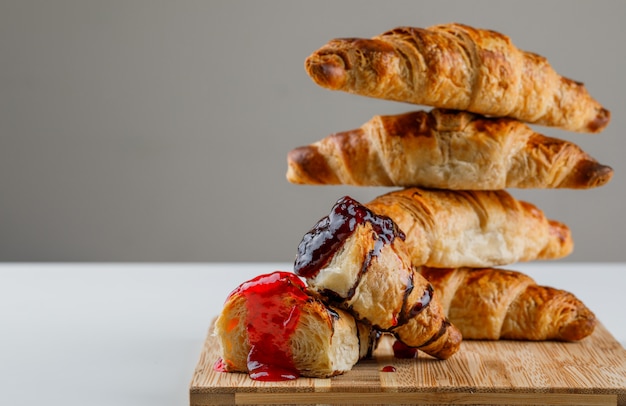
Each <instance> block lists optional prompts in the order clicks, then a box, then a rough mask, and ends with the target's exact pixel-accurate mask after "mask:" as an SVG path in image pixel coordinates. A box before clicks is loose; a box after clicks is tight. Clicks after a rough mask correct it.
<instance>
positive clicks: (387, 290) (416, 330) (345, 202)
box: [294, 196, 461, 359]
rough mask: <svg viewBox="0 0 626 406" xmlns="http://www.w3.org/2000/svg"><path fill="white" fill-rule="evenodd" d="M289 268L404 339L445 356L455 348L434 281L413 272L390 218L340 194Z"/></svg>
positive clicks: (328, 297)
mask: <svg viewBox="0 0 626 406" xmlns="http://www.w3.org/2000/svg"><path fill="white" fill-rule="evenodd" d="M294 271H295V272H296V274H298V275H299V276H302V277H304V278H306V281H307V284H308V285H309V286H310V287H311V288H312V289H314V290H315V291H316V292H318V294H319V295H320V296H322V297H323V298H324V299H325V302H327V303H330V304H332V305H335V306H338V307H340V308H342V309H347V310H348V311H349V312H350V313H351V314H353V315H354V316H355V317H356V318H357V319H358V320H361V321H363V322H367V323H368V324H371V325H372V326H373V328H374V329H375V330H376V331H382V332H390V333H392V334H393V335H394V336H395V337H396V338H397V339H398V341H400V342H401V343H402V344H403V345H405V346H407V347H411V348H417V349H419V350H421V351H423V352H425V353H426V354H429V355H431V356H433V357H436V358H440V359H446V358H448V357H450V356H452V355H453V354H454V353H455V352H456V351H457V350H458V349H459V347H460V343H461V335H460V333H459V331H458V330H457V329H456V328H455V327H454V326H453V325H452V324H450V322H449V321H448V320H447V319H446V318H445V316H444V314H443V309H442V307H441V304H440V303H439V301H438V299H437V294H436V293H435V291H433V288H432V286H431V285H430V284H429V283H428V281H426V279H424V278H423V277H422V276H420V275H419V274H418V273H416V272H415V271H414V269H413V267H412V265H411V262H410V259H409V255H408V252H407V249H406V246H405V244H404V234H403V233H402V231H400V230H399V229H398V227H397V226H396V225H395V223H394V222H393V221H392V220H391V219H390V218H388V217H384V216H379V215H377V214H375V213H373V212H372V211H370V210H369V209H367V208H366V207H365V206H363V205H361V204H360V203H358V202H357V201H355V200H354V199H351V198H350V197H347V196H346V197H343V198H342V199H340V200H339V201H338V202H337V203H336V204H335V205H334V206H333V208H332V210H331V212H330V214H329V215H328V216H326V217H324V218H322V219H321V220H320V221H319V222H318V223H317V224H316V225H315V226H314V227H313V228H312V229H311V230H310V231H309V232H308V233H307V234H305V236H304V237H303V239H302V241H301V242H300V244H299V246H298V255H297V258H296V261H295V265H294Z"/></svg>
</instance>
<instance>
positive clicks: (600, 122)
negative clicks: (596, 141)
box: [587, 108, 611, 133]
mask: <svg viewBox="0 0 626 406" xmlns="http://www.w3.org/2000/svg"><path fill="white" fill-rule="evenodd" d="M610 121H611V112H610V111H609V110H607V109H605V108H602V109H600V111H599V112H598V114H597V115H596V117H595V118H594V119H593V120H592V121H591V122H590V123H589V124H588V125H587V130H588V131H589V132H591V133H599V132H601V131H602V130H604V129H605V128H606V126H607V125H609V122H610Z"/></svg>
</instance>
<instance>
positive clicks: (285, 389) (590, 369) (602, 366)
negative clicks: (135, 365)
mask: <svg viewBox="0 0 626 406" xmlns="http://www.w3.org/2000/svg"><path fill="white" fill-rule="evenodd" d="M217 358H218V355H217V342H216V340H215V338H214V337H213V336H211V334H210V333H209V334H208V335H207V339H206V341H205V345H204V349H203V351H202V353H201V355H200V359H199V361H198V365H197V367H196V370H195V372H194V376H193V379H192V381H191V385H190V392H189V397H190V404H191V406H201V405H251V404H259V405H261V404H264V405H267V404H332V405H337V404H369V405H371V404H387V405H389V404H414V405H442V404H452V405H475V404H481V405H505V404H506V405H533V404H537V405H539V404H541V405H571V404H577V405H624V406H626V350H625V349H624V348H623V347H622V346H621V345H620V344H619V343H618V342H617V341H616V340H615V339H614V338H613V336H612V335H611V334H610V333H609V332H608V331H607V330H606V328H605V327H604V326H602V325H599V326H598V328H597V329H596V331H595V332H594V333H593V334H592V335H591V336H590V337H587V338H586V339H584V340H582V341H580V342H575V343H563V342H520V341H464V342H463V345H462V348H461V350H460V351H459V352H458V353H457V354H455V355H454V356H453V357H452V358H450V359H448V360H446V361H439V360H435V359H434V358H430V357H429V356H427V355H424V354H422V353H420V355H419V357H418V358H417V359H411V360H407V359H397V358H394V357H393V352H392V350H391V341H390V340H383V341H382V342H381V344H380V345H379V347H378V349H377V350H376V352H375V354H374V358H373V359H368V360H364V361H361V362H359V363H358V364H357V365H356V366H355V368H353V370H352V371H350V372H348V373H346V374H344V375H341V376H337V377H334V378H330V379H312V378H299V379H297V380H294V381H286V382H258V381H254V380H252V379H250V378H249V377H248V376H247V375H246V374H240V373H221V372H215V371H214V370H213V365H214V363H215V362H216V361H217ZM387 365H391V366H394V367H395V369H396V371H395V372H382V368H383V367H384V366H387Z"/></svg>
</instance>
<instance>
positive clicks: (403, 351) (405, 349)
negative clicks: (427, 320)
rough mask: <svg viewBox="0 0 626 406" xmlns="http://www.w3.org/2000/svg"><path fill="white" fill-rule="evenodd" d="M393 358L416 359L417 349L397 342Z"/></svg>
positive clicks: (394, 346) (394, 344) (394, 345)
mask: <svg viewBox="0 0 626 406" xmlns="http://www.w3.org/2000/svg"><path fill="white" fill-rule="evenodd" d="M392 348H393V356H394V357H396V358H416V357H417V348H415V347H409V346H408V345H406V344H404V343H403V342H402V341H399V340H396V341H395V342H394V343H393V346H392Z"/></svg>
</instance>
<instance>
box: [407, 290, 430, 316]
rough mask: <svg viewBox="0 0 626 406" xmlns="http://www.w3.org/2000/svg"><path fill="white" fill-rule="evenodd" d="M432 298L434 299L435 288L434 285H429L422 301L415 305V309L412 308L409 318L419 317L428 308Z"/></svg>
mask: <svg viewBox="0 0 626 406" xmlns="http://www.w3.org/2000/svg"><path fill="white" fill-rule="evenodd" d="M432 298H433V287H432V285H430V284H429V285H428V287H427V288H426V290H425V291H424V294H423V295H422V297H421V298H420V300H419V301H418V302H417V303H415V304H414V305H413V307H412V308H411V312H410V314H409V317H410V318H412V317H415V316H417V315H418V314H419V313H420V312H421V311H422V310H424V308H425V307H426V306H428V304H429V303H430V301H431V300H432Z"/></svg>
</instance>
